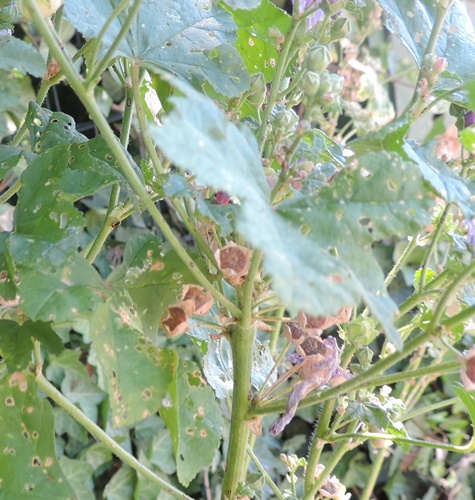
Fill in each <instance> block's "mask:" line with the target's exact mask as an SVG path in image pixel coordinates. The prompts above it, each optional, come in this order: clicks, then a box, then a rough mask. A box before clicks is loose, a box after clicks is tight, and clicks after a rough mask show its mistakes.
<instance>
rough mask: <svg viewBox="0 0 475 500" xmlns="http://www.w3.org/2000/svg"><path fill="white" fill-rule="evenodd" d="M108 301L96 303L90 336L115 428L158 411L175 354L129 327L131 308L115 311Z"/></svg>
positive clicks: (170, 374)
mask: <svg viewBox="0 0 475 500" xmlns="http://www.w3.org/2000/svg"><path fill="white" fill-rule="evenodd" d="M114 309H115V307H114V305H113V304H112V303H111V302H110V301H108V302H107V303H104V304H101V305H100V306H98V307H97V308H96V310H95V312H94V315H93V318H92V321H91V330H90V335H91V338H92V345H93V347H94V350H95V351H96V353H97V359H98V362H99V364H100V365H101V367H102V369H103V370H104V372H105V374H106V376H107V384H108V389H109V390H108V392H109V395H110V405H111V409H112V421H113V423H114V425H115V426H116V427H120V426H124V425H130V424H132V423H134V422H137V421H139V420H143V419H144V418H147V417H148V416H149V415H151V414H153V413H155V412H156V411H157V410H158V407H159V405H160V402H161V400H162V398H163V397H165V394H166V391H167V385H168V383H169V382H170V380H171V377H172V372H173V370H174V369H175V365H176V353H175V352H173V351H170V350H168V349H162V348H160V347H158V346H156V345H154V344H152V343H151V342H150V341H149V340H148V339H147V338H146V337H144V336H143V335H142V334H141V333H140V332H139V331H137V330H136V329H134V328H132V327H131V326H129V325H130V323H131V316H133V315H134V314H136V313H135V312H133V311H125V310H122V311H120V314H119V313H118V312H116V311H115V310H114Z"/></svg>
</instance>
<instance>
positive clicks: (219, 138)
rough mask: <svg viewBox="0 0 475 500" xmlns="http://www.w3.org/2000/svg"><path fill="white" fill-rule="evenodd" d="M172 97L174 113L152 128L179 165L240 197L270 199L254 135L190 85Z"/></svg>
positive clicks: (157, 138) (208, 183)
mask: <svg viewBox="0 0 475 500" xmlns="http://www.w3.org/2000/svg"><path fill="white" fill-rule="evenodd" d="M178 86H179V90H180V91H182V92H183V93H184V94H186V97H173V98H172V101H173V104H174V110H173V112H172V113H171V114H170V115H169V116H168V117H167V120H166V121H165V124H164V126H163V127H154V128H152V129H151V131H150V133H151V135H152V137H153V138H154V139H155V140H156V141H157V143H158V145H159V146H160V147H161V148H162V149H163V151H164V152H165V153H166V154H167V155H168V156H169V157H170V158H171V159H172V160H173V162H174V163H176V164H177V165H178V166H179V167H181V168H183V169H185V170H187V171H190V172H193V173H194V174H196V175H197V176H198V178H199V180H200V181H201V182H203V183H205V184H207V185H209V186H211V187H214V188H216V189H221V190H223V191H225V192H226V193H228V194H234V195H236V196H238V197H242V198H257V199H261V198H268V196H269V187H268V185H267V180H266V177H265V175H264V170H263V168H262V164H261V159H260V155H259V149H258V146H257V142H256V139H255V137H254V136H253V135H252V133H251V132H250V130H249V129H248V128H246V127H245V126H244V125H235V124H234V123H231V122H230V121H229V120H228V119H227V117H226V115H225V114H224V113H223V111H221V110H220V109H219V108H218V107H217V106H216V105H215V103H214V102H213V101H212V100H211V99H209V98H207V97H205V96H203V95H201V94H199V93H198V92H196V91H195V90H193V89H192V88H191V87H189V86H185V85H183V84H178Z"/></svg>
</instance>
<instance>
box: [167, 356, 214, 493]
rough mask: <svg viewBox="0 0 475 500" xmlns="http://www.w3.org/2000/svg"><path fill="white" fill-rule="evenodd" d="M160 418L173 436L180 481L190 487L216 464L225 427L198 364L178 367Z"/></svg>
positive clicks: (182, 363) (185, 363)
mask: <svg viewBox="0 0 475 500" xmlns="http://www.w3.org/2000/svg"><path fill="white" fill-rule="evenodd" d="M160 415H161V416H162V418H163V420H165V423H166V424H167V427H168V429H169V430H170V433H171V436H172V441H173V451H174V453H175V459H176V464H177V474H178V479H179V481H180V483H181V484H183V485H184V486H188V484H190V481H191V480H192V479H193V478H194V477H195V476H196V474H198V472H199V471H200V470H201V469H202V468H203V467H207V466H209V465H210V464H211V462H212V461H213V457H214V454H215V452H216V449H217V448H218V446H219V443H220V441H221V433H222V427H223V420H222V417H221V411H220V409H219V406H218V404H217V403H216V400H215V398H214V393H213V390H212V389H211V387H209V386H207V385H206V382H205V381H204V380H203V378H202V374H201V371H200V369H199V368H198V366H197V365H196V364H195V363H193V362H191V361H183V362H180V363H179V364H178V368H177V369H176V370H175V371H174V374H173V379H172V381H171V383H170V384H169V386H168V392H167V395H166V397H165V398H164V399H163V400H162V406H161V408H160Z"/></svg>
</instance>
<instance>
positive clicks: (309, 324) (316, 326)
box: [296, 307, 352, 335]
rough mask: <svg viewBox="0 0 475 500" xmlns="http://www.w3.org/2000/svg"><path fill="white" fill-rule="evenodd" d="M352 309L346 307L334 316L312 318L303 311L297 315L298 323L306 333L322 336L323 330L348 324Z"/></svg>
mask: <svg viewBox="0 0 475 500" xmlns="http://www.w3.org/2000/svg"><path fill="white" fill-rule="evenodd" d="M351 312H352V308H351V307H344V308H343V309H341V310H340V311H339V312H338V313H337V314H336V315H334V316H331V315H329V316H311V315H310V314H306V313H304V312H303V311H300V312H299V313H298V315H297V318H296V319H297V323H298V325H299V326H300V328H302V330H305V331H306V332H308V333H310V334H313V335H320V334H321V333H322V332H323V330H326V329H327V328H330V327H331V326H334V325H339V324H341V323H346V322H347V321H348V320H349V319H350V317H351Z"/></svg>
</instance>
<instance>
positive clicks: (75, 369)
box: [46, 349, 105, 422]
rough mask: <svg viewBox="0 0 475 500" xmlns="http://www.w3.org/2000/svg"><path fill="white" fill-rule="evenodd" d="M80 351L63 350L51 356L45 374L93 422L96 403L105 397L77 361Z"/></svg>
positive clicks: (95, 418) (95, 416)
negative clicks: (59, 386)
mask: <svg viewBox="0 0 475 500" xmlns="http://www.w3.org/2000/svg"><path fill="white" fill-rule="evenodd" d="M80 354H81V353H80V352H78V351H72V350H70V349H67V350H65V351H64V352H63V353H62V354H61V355H60V356H57V357H52V359H51V362H50V364H49V365H48V368H47V369H46V374H47V376H48V378H50V379H53V380H54V381H55V382H56V383H57V384H61V392H62V393H63V394H64V395H65V396H66V397H67V398H68V399H69V401H71V402H73V403H77V404H78V405H79V406H80V407H81V409H82V410H83V412H84V413H85V414H86V415H87V416H88V417H89V418H90V419H91V420H93V421H94V422H96V421H97V405H98V404H99V403H100V402H101V401H102V400H103V399H104V398H105V394H104V392H103V391H101V390H100V389H99V387H97V385H96V384H95V383H94V382H93V381H92V380H91V377H90V376H89V374H88V373H87V370H86V367H85V366H84V365H83V364H82V363H81V362H80V361H79V356H80Z"/></svg>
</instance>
